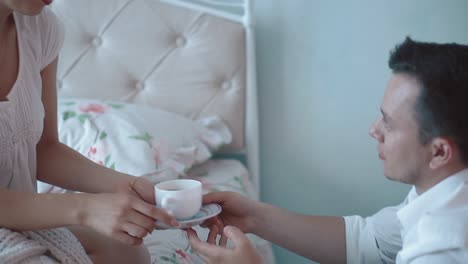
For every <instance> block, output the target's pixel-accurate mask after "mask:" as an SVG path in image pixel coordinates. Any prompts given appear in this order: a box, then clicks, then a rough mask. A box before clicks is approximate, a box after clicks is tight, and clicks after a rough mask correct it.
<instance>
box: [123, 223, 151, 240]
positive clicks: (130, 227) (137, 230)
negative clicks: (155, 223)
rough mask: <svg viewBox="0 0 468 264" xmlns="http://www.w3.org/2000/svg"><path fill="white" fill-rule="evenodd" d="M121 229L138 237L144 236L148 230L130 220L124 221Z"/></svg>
mask: <svg viewBox="0 0 468 264" xmlns="http://www.w3.org/2000/svg"><path fill="white" fill-rule="evenodd" d="M122 230H123V231H125V232H126V233H127V234H129V235H130V236H132V237H135V238H140V239H142V238H144V237H145V236H146V235H147V234H148V230H146V229H144V228H142V227H141V226H139V225H136V224H134V223H131V222H126V223H124V224H123V225H122Z"/></svg>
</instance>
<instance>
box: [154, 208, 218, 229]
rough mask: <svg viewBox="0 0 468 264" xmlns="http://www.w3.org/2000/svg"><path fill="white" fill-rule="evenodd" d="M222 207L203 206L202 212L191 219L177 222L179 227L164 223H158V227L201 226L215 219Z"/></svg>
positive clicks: (179, 227)
mask: <svg viewBox="0 0 468 264" xmlns="http://www.w3.org/2000/svg"><path fill="white" fill-rule="evenodd" d="M221 210H222V209H221V206H220V205H219V204H217V203H212V204H205V205H203V206H202V208H201V209H200V211H198V213H197V214H196V215H195V216H193V217H192V218H190V219H184V220H177V222H179V226H169V225H167V224H165V223H163V222H162V221H159V220H158V221H156V225H157V226H158V228H162V229H181V228H189V227H192V226H196V225H199V224H201V223H203V222H204V221H205V220H206V219H209V218H211V217H214V216H216V215H218V214H219V213H221Z"/></svg>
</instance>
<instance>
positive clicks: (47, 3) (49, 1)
mask: <svg viewBox="0 0 468 264" xmlns="http://www.w3.org/2000/svg"><path fill="white" fill-rule="evenodd" d="M42 3H44V5H50V4H51V3H52V0H42Z"/></svg>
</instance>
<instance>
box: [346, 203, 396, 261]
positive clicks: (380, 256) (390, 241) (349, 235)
mask: <svg viewBox="0 0 468 264" xmlns="http://www.w3.org/2000/svg"><path fill="white" fill-rule="evenodd" d="M401 206H402V205H399V206H395V207H386V208H384V209H382V210H380V211H379V212H377V213H376V214H374V215H373V216H370V217H366V218H363V217H360V216H346V217H345V218H344V219H345V226H346V261H347V263H395V259H396V255H397V253H398V251H400V250H401V246H402V240H401V234H400V226H399V221H398V218H397V216H396V212H397V211H398V209H399V208H400V207H401Z"/></svg>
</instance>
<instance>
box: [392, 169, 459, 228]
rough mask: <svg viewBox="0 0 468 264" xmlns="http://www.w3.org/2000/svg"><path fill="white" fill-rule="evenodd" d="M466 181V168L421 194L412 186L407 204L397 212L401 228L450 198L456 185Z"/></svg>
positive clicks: (415, 221)
mask: <svg viewBox="0 0 468 264" xmlns="http://www.w3.org/2000/svg"><path fill="white" fill-rule="evenodd" d="M466 181H468V169H464V170H461V171H459V172H457V173H455V174H453V175H452V176H449V177H447V178H446V179H445V180H443V181H441V182H439V183H438V184H436V185H434V186H433V187H432V188H430V189H429V190H427V191H425V192H424V193H423V194H421V195H418V194H417V193H416V188H415V187H413V188H412V189H411V191H410V193H409V194H408V204H407V205H405V206H403V207H402V208H401V209H400V210H398V212H397V216H398V218H399V219H400V222H401V224H402V226H403V228H404V229H407V228H409V227H411V226H412V225H414V224H415V223H417V222H418V221H419V218H420V217H421V216H422V215H423V214H425V213H427V212H430V211H432V210H434V209H437V208H439V207H440V206H441V205H443V204H444V203H445V202H447V201H448V200H450V198H451V197H452V196H453V195H455V193H456V191H455V190H456V189H457V187H459V186H461V185H462V184H463V183H464V182H466Z"/></svg>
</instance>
